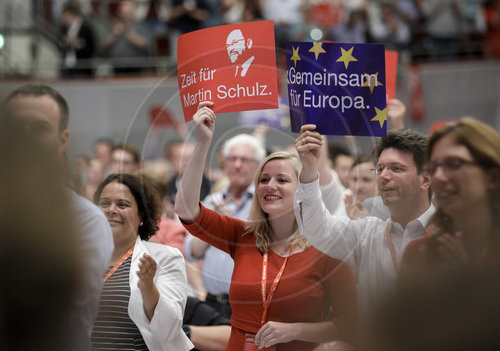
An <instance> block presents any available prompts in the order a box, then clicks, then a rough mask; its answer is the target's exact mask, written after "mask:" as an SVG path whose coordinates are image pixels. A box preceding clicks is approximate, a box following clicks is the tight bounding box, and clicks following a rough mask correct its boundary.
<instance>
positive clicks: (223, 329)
mask: <svg viewBox="0 0 500 351" xmlns="http://www.w3.org/2000/svg"><path fill="white" fill-rule="evenodd" d="M182 329H183V330H184V332H185V333H186V335H187V336H188V337H189V339H191V342H192V343H193V344H194V347H195V349H194V350H193V351H225V350H226V347H227V342H228V340H229V334H230V333H231V325H230V323H229V318H226V317H223V316H222V315H221V314H220V313H219V312H217V311H216V310H215V309H214V308H213V307H211V306H210V305H209V304H207V303H206V302H204V301H200V300H198V299H196V298H194V297H190V296H188V299H187V303H186V309H185V310H184V320H183V326H182Z"/></svg>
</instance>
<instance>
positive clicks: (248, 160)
mask: <svg viewBox="0 0 500 351" xmlns="http://www.w3.org/2000/svg"><path fill="white" fill-rule="evenodd" d="M238 160H239V161H240V162H241V163H252V162H257V160H255V159H253V158H248V157H240V156H229V157H226V161H227V162H230V163H235V162H236V161H238Z"/></svg>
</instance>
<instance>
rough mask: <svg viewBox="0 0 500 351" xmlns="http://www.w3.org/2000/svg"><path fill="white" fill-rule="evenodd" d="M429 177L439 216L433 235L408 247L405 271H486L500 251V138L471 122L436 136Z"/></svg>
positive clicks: (431, 146)
mask: <svg viewBox="0 0 500 351" xmlns="http://www.w3.org/2000/svg"><path fill="white" fill-rule="evenodd" d="M427 159H428V163H427V167H426V169H427V172H428V173H429V175H430V177H431V187H432V191H433V192H434V195H435V200H436V204H437V211H436V214H435V215H434V217H433V219H432V221H431V226H432V227H433V229H432V232H431V235H430V236H428V237H426V238H422V239H420V240H418V241H415V242H412V243H411V244H410V245H408V247H407V249H406V251H405V255H404V259H403V264H404V268H405V271H407V272H408V273H411V271H412V270H416V271H417V273H418V271H419V270H422V269H423V272H422V273H424V274H428V273H430V272H440V270H441V269H443V270H444V272H447V271H448V269H450V268H455V269H457V268H458V269H465V268H472V267H482V266H483V265H486V264H488V263H489V262H490V261H491V260H497V259H498V250H499V248H500V246H499V244H500V235H499V234H500V230H499V228H500V223H499V221H500V135H499V134H498V132H496V131H495V130H494V129H493V128H491V127H490V126H487V125H485V124H484V123H482V122H479V121H478V120H476V119H474V118H470V117H466V118H462V119H461V120H459V121H458V122H455V123H451V124H448V125H446V126H444V127H441V128H440V129H438V130H437V131H435V132H434V133H433V134H432V136H431V137H430V139H429V145H428V148H427Z"/></svg>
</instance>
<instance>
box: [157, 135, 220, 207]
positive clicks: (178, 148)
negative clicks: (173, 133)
mask: <svg viewBox="0 0 500 351" xmlns="http://www.w3.org/2000/svg"><path fill="white" fill-rule="evenodd" d="M193 150H194V145H193V144H191V143H189V142H183V141H182V140H173V141H171V142H169V143H168V144H167V146H166V147H165V158H166V159H167V160H168V161H169V162H170V164H171V165H172V169H173V171H174V176H173V177H172V179H170V181H169V182H168V184H167V195H168V197H169V198H170V200H171V201H172V205H173V204H174V201H175V195H176V194H177V185H178V184H179V179H181V176H182V173H183V172H184V169H185V168H186V164H187V161H188V160H189V159H190V158H191V157H192V155H193ZM211 185H212V183H211V182H210V180H209V179H208V178H207V177H205V175H203V181H202V186H201V189H200V197H201V198H202V199H204V198H205V197H206V196H207V195H208V194H209V193H210V187H211Z"/></svg>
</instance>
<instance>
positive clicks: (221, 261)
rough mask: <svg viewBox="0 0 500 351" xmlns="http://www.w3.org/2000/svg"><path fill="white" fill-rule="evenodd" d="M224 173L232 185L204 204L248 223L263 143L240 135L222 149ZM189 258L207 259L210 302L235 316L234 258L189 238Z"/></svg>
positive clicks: (205, 281) (205, 275)
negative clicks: (231, 289) (232, 299)
mask: <svg viewBox="0 0 500 351" xmlns="http://www.w3.org/2000/svg"><path fill="white" fill-rule="evenodd" d="M222 155H223V157H224V170H225V173H226V175H227V177H228V179H229V185H228V186H227V187H226V188H224V189H223V190H221V191H219V192H217V193H212V194H210V195H208V196H207V197H206V198H205V199H204V200H203V205H204V206H205V207H206V208H208V209H210V210H214V211H216V212H217V213H219V214H222V215H226V216H230V217H233V218H238V219H240V220H247V219H248V216H249V214H250V207H251V205H252V200H253V197H254V191H255V186H254V185H253V179H254V176H255V172H256V171H257V167H258V166H259V163H260V161H262V159H263V158H264V156H265V150H264V148H263V147H262V144H261V143H260V142H259V140H258V139H257V138H256V137H254V136H252V135H249V134H237V135H235V136H234V137H232V138H230V139H228V140H227V141H226V142H225V143H224V146H223V147H222ZM185 245H186V257H187V258H188V260H190V261H197V260H199V259H201V258H203V265H202V271H201V274H202V279H203V286H204V288H205V289H206V291H207V297H206V302H207V303H208V304H210V305H211V306H212V307H213V308H215V309H216V310H217V311H219V312H220V313H221V314H222V315H223V316H224V317H227V318H230V317H231V306H230V304H229V299H228V294H229V286H230V283H231V276H232V274H233V266H234V263H233V259H232V258H231V256H230V255H228V254H227V253H225V252H224V251H222V250H220V249H218V248H217V247H215V246H212V245H209V243H206V242H205V241H203V240H201V239H199V238H196V237H193V236H191V235H190V236H188V237H187V238H186V241H185Z"/></svg>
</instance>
